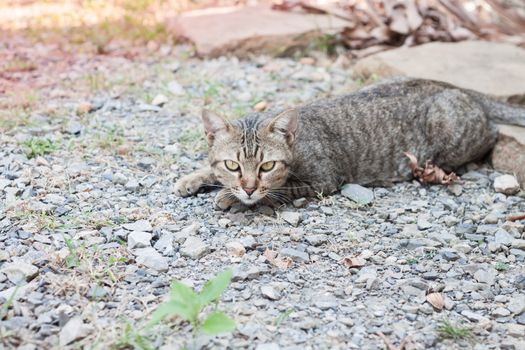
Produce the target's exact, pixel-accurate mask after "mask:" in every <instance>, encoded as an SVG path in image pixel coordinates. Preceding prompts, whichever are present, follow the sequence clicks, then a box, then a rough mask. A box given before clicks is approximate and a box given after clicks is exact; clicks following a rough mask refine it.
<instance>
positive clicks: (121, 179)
mask: <svg viewBox="0 0 525 350" xmlns="http://www.w3.org/2000/svg"><path fill="white" fill-rule="evenodd" d="M112 178H113V182H114V183H116V184H119V185H125V184H126V183H127V182H128V178H127V177H126V175H124V174H122V173H115V174H113V177H112Z"/></svg>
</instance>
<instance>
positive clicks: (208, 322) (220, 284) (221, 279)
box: [148, 270, 235, 348]
mask: <svg viewBox="0 0 525 350" xmlns="http://www.w3.org/2000/svg"><path fill="white" fill-rule="evenodd" d="M231 278H232V271H231V270H226V271H223V272H221V273H219V274H218V275H217V276H216V277H215V278H213V279H211V280H209V281H208V282H206V283H205V284H204V287H203V288H202V290H201V292H200V293H196V292H195V291H194V290H193V289H191V288H190V287H188V286H186V285H185V284H183V283H182V282H179V281H174V282H173V284H172V286H171V292H170V298H169V300H168V301H167V302H166V303H164V304H162V305H160V306H159V307H158V308H157V310H156V311H155V312H154V313H153V316H152V319H151V321H150V322H149V325H148V327H151V326H154V325H156V324H158V323H159V322H161V321H162V320H164V319H165V318H167V317H170V316H179V317H181V318H182V319H184V320H185V321H188V322H190V324H191V325H192V328H193V348H195V344H196V339H197V337H198V336H199V334H200V333H204V334H206V335H209V336H214V335H217V334H219V333H225V332H232V331H233V330H234V329H235V321H233V320H232V319H231V318H229V317H228V316H227V315H226V314H225V313H223V312H221V311H218V310H217V304H218V300H219V298H220V297H221V295H222V293H223V292H224V291H225V290H226V288H227V287H228V285H229V284H230V281H231ZM212 303H215V308H214V310H213V311H212V312H211V313H209V314H208V315H203V311H204V309H205V308H206V306H208V305H210V304H212Z"/></svg>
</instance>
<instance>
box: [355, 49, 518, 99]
mask: <svg viewBox="0 0 525 350" xmlns="http://www.w3.org/2000/svg"><path fill="white" fill-rule="evenodd" d="M353 74H354V75H355V76H357V77H361V78H365V79H367V78H369V77H371V76H373V75H376V76H378V77H380V78H385V77H391V76H399V75H402V76H409V77H413V78H423V79H433V80H441V81H445V82H448V83H451V84H454V85H457V86H459V87H463V88H467V89H473V90H477V91H481V92H483V93H486V94H490V95H493V96H497V97H501V98H505V99H511V100H512V101H513V102H523V101H524V100H525V83H524V82H525V50H524V49H521V48H519V47H517V46H514V45H511V44H505V43H494V42H486V41H463V42H458V43H441V42H433V43H429V44H425V45H421V46H415V47H410V48H399V49H393V50H390V51H384V52H380V53H377V54H375V55H372V56H369V57H366V58H364V59H362V60H360V61H358V62H357V63H356V65H355V66H354V70H353Z"/></svg>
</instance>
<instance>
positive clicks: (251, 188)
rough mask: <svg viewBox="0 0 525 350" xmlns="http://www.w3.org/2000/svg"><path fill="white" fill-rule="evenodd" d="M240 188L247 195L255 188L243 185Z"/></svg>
mask: <svg viewBox="0 0 525 350" xmlns="http://www.w3.org/2000/svg"><path fill="white" fill-rule="evenodd" d="M242 189H243V190H244V192H246V194H247V195H248V196H251V195H252V193H253V192H255V190H256V188H254V187H243V188H242Z"/></svg>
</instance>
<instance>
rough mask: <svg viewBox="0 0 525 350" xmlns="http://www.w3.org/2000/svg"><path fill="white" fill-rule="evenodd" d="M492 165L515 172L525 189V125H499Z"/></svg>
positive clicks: (503, 170)
mask: <svg viewBox="0 0 525 350" xmlns="http://www.w3.org/2000/svg"><path fill="white" fill-rule="evenodd" d="M492 165H493V166H494V168H495V169H496V170H498V171H501V172H504V173H510V174H514V175H515V176H516V178H517V179H518V182H519V183H520V186H521V188H522V189H525V127H519V126H512V125H499V137H498V142H497V143H496V146H495V147H494V150H493V151H492Z"/></svg>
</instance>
